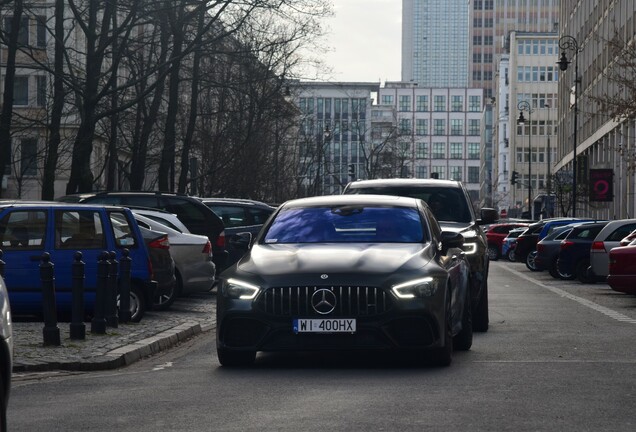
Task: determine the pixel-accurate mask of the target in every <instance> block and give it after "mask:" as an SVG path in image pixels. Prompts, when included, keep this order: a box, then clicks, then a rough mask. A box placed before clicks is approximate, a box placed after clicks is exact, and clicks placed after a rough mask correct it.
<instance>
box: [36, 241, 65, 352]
mask: <svg viewBox="0 0 636 432" xmlns="http://www.w3.org/2000/svg"><path fill="white" fill-rule="evenodd" d="M54 268H55V266H54V265H53V263H52V262H51V255H49V253H48V252H44V253H43V254H42V261H41V262H40V281H41V283H42V312H43V314H44V329H43V330H42V336H43V338H44V346H51V345H53V346H60V344H61V342H60V329H59V327H58V326H57V308H56V305H55V275H54Z"/></svg>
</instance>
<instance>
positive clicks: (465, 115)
mask: <svg viewBox="0 0 636 432" xmlns="http://www.w3.org/2000/svg"><path fill="white" fill-rule="evenodd" d="M379 101H380V106H381V107H393V112H394V114H393V115H394V116H395V117H394V118H395V120H394V123H393V124H394V126H395V128H396V129H395V137H396V138H395V139H396V142H397V143H398V145H397V148H398V149H400V150H401V152H402V153H401V154H400V158H401V160H403V162H402V163H401V166H402V168H401V172H399V174H401V176H402V177H414V178H428V177H432V176H434V175H436V176H438V177H439V178H441V179H451V180H461V181H463V182H464V183H465V184H466V186H467V188H468V190H469V191H470V193H471V197H472V199H473V201H475V202H478V201H479V188H480V155H481V136H480V135H481V133H482V116H483V107H484V100H483V92H482V90H481V89H470V88H466V87H463V88H440V87H421V86H419V85H417V84H415V83H412V82H387V83H385V85H384V87H382V88H381V89H380V92H379ZM384 111H385V113H387V114H388V113H389V110H387V109H384ZM371 120H372V124H371V127H372V129H374V128H375V130H377V129H378V128H377V127H376V126H377V123H379V122H382V123H384V124H385V125H386V124H387V122H388V120H389V119H388V117H387V115H386V114H385V115H384V116H377V117H372V119H371ZM384 129H385V130H386V127H385V128H384ZM383 136H384V138H383V139H386V136H387V135H386V134H384V135H383ZM376 137H377V136H376V134H374V135H373V138H376ZM380 143H381V142H380ZM375 144H376V146H377V145H378V144H379V143H378V142H377V141H376V143H375Z"/></svg>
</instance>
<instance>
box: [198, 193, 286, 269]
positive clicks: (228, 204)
mask: <svg viewBox="0 0 636 432" xmlns="http://www.w3.org/2000/svg"><path fill="white" fill-rule="evenodd" d="M201 201H203V204H205V205H207V206H208V207H210V208H211V209H212V211H213V212H214V213H216V214H217V215H218V216H219V217H220V218H221V219H222V220H223V225H224V226H225V239H226V243H227V249H228V253H229V258H228V260H227V266H226V267H229V266H231V265H232V264H234V263H235V262H237V261H238V260H239V259H241V257H242V256H243V255H244V254H245V250H242V249H237V248H234V247H232V237H234V236H236V234H238V233H241V232H250V233H252V235H253V237H256V234H258V233H259V231H260V230H261V228H262V227H263V224H264V223H265V222H266V221H267V219H269V217H270V216H271V214H272V213H274V211H275V210H276V208H275V207H272V206H270V205H267V204H265V203H263V202H260V201H254V200H248V199H240V198H201Z"/></svg>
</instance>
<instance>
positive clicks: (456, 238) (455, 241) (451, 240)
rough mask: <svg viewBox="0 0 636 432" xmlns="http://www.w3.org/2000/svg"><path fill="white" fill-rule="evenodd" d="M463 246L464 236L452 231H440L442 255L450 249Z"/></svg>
mask: <svg viewBox="0 0 636 432" xmlns="http://www.w3.org/2000/svg"><path fill="white" fill-rule="evenodd" d="M462 246H464V236H463V235H461V234H460V233H457V232H453V231H442V250H443V251H444V253H446V251H447V250H448V249H451V248H461V247H462Z"/></svg>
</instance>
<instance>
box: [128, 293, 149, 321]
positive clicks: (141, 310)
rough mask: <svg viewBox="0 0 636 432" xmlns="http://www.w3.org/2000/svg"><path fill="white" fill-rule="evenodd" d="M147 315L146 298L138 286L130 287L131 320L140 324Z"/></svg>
mask: <svg viewBox="0 0 636 432" xmlns="http://www.w3.org/2000/svg"><path fill="white" fill-rule="evenodd" d="M145 313H146V297H145V296H144V293H143V291H142V290H141V288H140V287H139V285H137V284H133V285H131V286H130V320H131V321H132V322H139V321H141V319H142V318H143V317H144V314H145Z"/></svg>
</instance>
